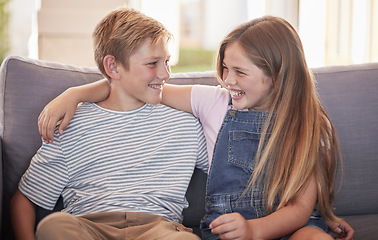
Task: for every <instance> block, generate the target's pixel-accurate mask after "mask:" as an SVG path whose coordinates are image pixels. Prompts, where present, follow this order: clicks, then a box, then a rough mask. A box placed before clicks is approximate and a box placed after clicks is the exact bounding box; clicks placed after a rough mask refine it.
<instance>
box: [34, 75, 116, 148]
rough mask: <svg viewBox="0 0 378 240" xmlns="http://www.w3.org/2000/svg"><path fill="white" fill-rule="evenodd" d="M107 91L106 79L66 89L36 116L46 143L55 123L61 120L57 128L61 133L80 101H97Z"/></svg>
mask: <svg viewBox="0 0 378 240" xmlns="http://www.w3.org/2000/svg"><path fill="white" fill-rule="evenodd" d="M109 93H110V85H109V82H108V80H106V79H102V80H100V81H97V82H94V83H89V84H85V85H82V86H77V87H71V88H69V89H67V90H66V91H64V92H63V93H62V94H60V95H59V96H58V97H56V98H55V99H54V100H52V101H51V102H50V103H49V104H47V105H46V106H45V108H44V109H43V110H42V112H41V114H40V115H39V117H38V128H39V134H40V135H41V136H42V138H43V140H44V141H45V142H46V143H51V142H52V141H53V139H54V130H55V127H56V125H57V124H58V123H59V121H61V122H60V125H59V129H58V130H59V133H60V134H62V133H63V131H64V129H66V127H67V126H68V123H69V122H70V121H71V119H72V117H73V115H74V114H75V111H76V107H77V105H78V104H79V103H80V102H99V101H102V100H104V99H106V98H107V97H108V95H109Z"/></svg>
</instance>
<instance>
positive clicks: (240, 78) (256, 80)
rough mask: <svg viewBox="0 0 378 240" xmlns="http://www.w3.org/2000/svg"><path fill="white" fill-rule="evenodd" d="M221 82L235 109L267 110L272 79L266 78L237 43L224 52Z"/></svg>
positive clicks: (230, 45)
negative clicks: (226, 88) (224, 85)
mask: <svg viewBox="0 0 378 240" xmlns="http://www.w3.org/2000/svg"><path fill="white" fill-rule="evenodd" d="M223 81H224V83H225V84H226V85H227V87H228V90H229V92H230V95H231V98H232V105H233V106H234V108H236V109H239V110H241V109H256V110H268V109H269V106H270V93H271V91H272V88H273V81H272V78H270V77H268V76H266V75H265V74H264V73H263V71H262V70H260V69H259V68H258V67H257V66H256V65H255V64H253V62H252V61H251V60H249V59H248V58H247V57H246V56H245V55H244V52H243V50H242V49H241V47H240V45H239V43H237V42H234V43H231V44H229V45H228V46H227V47H226V49H225V52H224V59H223Z"/></svg>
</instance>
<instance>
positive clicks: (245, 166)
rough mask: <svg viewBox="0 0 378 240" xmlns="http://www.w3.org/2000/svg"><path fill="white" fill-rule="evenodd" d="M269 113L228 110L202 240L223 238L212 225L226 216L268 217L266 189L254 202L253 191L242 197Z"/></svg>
mask: <svg viewBox="0 0 378 240" xmlns="http://www.w3.org/2000/svg"><path fill="white" fill-rule="evenodd" d="M268 114H269V113H268V112H263V111H237V110H234V109H230V110H228V112H227V114H226V116H225V118H224V121H223V123H222V126H221V128H220V130H219V133H218V136H217V141H216V144H215V148H214V156H213V160H212V164H211V167H210V172H209V177H208V180H207V186H206V187H207V189H206V206H205V208H206V215H205V216H204V218H203V219H202V221H201V231H202V239H219V237H218V235H213V234H212V233H211V230H210V229H209V224H210V223H211V222H212V221H213V220H215V219H216V218H217V217H219V216H221V215H223V214H226V213H232V212H238V213H240V214H241V215H242V216H243V217H244V218H245V219H255V218H261V217H264V216H266V215H267V213H266V212H265V211H264V209H263V205H262V204H263V203H262V190H263V186H258V187H255V189H254V191H253V195H254V196H253V200H252V201H251V199H252V198H251V197H252V191H251V189H249V190H248V191H247V193H246V194H245V195H244V196H243V197H242V198H241V196H242V193H243V192H244V190H245V187H246V186H247V184H248V182H249V179H250V177H251V174H252V171H253V168H254V157H255V155H256V152H257V148H258V145H259V141H260V137H261V132H262V130H263V127H264V123H265V121H266V119H267V117H268ZM312 217H313V216H312ZM314 217H315V216H314ZM320 218H321V217H320ZM318 219H319V217H317V220H318ZM320 220H321V219H320ZM311 225H312V224H311ZM316 225H318V224H316ZM320 225H321V224H320ZM321 226H325V224H324V223H323V225H321ZM326 229H327V228H326Z"/></svg>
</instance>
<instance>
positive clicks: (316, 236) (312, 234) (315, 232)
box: [289, 226, 334, 240]
mask: <svg viewBox="0 0 378 240" xmlns="http://www.w3.org/2000/svg"><path fill="white" fill-rule="evenodd" d="M302 239H306V240H334V239H333V237H332V236H331V235H329V234H328V233H326V232H324V231H323V230H321V229H319V228H316V227H311V226H307V227H303V228H301V229H298V230H297V231H296V232H294V233H293V235H291V237H290V238H289V240H302Z"/></svg>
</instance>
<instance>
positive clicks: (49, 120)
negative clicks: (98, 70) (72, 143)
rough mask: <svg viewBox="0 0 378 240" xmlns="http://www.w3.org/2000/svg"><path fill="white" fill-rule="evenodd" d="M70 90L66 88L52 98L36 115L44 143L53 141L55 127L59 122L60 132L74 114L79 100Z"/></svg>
mask: <svg viewBox="0 0 378 240" xmlns="http://www.w3.org/2000/svg"><path fill="white" fill-rule="evenodd" d="M71 92H72V89H68V90H66V91H65V92H63V93H62V94H61V95H59V96H58V97H56V98H55V99H54V100H52V101H51V102H50V103H49V104H47V105H46V106H45V108H44V109H43V110H42V112H41V114H40V115H39V117H38V129H39V134H40V135H41V137H42V139H43V140H44V141H45V142H46V143H52V142H53V140H54V131H55V127H56V126H57V125H58V124H59V129H58V131H59V133H60V134H62V133H63V131H64V130H65V129H66V127H67V126H68V124H69V122H70V121H71V119H72V117H73V115H74V114H75V111H76V107H77V105H78V104H79V102H78V100H77V99H76V98H75V94H73V93H71Z"/></svg>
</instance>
